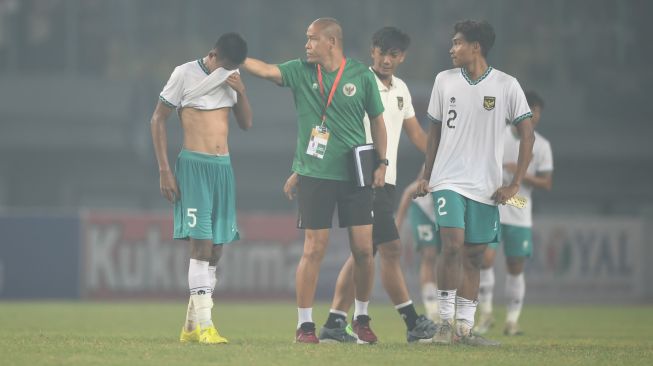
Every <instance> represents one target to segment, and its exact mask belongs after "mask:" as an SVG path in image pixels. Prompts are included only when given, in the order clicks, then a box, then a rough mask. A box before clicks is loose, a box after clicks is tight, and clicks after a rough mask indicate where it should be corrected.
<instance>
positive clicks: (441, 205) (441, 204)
mask: <svg viewBox="0 0 653 366" xmlns="http://www.w3.org/2000/svg"><path fill="white" fill-rule="evenodd" d="M446 204H447V200H446V199H444V197H439V198H438V215H440V216H444V215H446V214H447V211H442V209H443V208H444V205H446Z"/></svg>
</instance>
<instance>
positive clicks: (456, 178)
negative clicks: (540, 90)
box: [418, 20, 534, 346]
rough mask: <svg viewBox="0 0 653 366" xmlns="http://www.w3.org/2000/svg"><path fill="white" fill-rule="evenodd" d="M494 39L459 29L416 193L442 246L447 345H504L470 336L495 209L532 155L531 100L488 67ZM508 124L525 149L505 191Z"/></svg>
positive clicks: (484, 31) (466, 25) (437, 93)
mask: <svg viewBox="0 0 653 366" xmlns="http://www.w3.org/2000/svg"><path fill="white" fill-rule="evenodd" d="M494 39H495V34H494V30H493V29H492V26H491V25H490V24H488V23H487V22H476V21H471V20H467V21H462V22H459V23H456V25H455V26H454V36H453V39H452V43H453V46H452V47H451V50H450V51H449V53H450V54H451V58H452V60H453V64H454V66H456V68H455V69H451V70H447V71H443V72H441V73H439V74H438V75H437V76H436V78H435V83H434V85H433V91H432V93H431V100H430V103H429V107H428V115H429V117H430V119H431V120H432V121H433V125H432V126H431V129H430V131H429V137H428V147H427V152H426V163H425V169H424V176H423V179H421V181H420V183H419V187H418V194H420V195H425V194H427V193H428V192H432V195H433V201H434V203H435V214H436V222H437V229H438V234H439V235H440V239H441V242H442V252H441V255H440V256H439V257H438V264H437V271H438V273H437V279H438V301H439V303H440V318H441V320H442V325H441V327H440V329H439V330H438V334H436V336H435V337H434V342H436V343H441V344H449V343H451V342H461V343H464V344H469V345H479V346H492V345H498V343H496V342H492V341H488V340H486V339H484V338H482V337H478V336H474V335H473V334H472V332H471V330H472V327H473V325H474V313H475V311H476V299H477V296H478V286H479V273H480V266H481V262H482V258H483V252H484V251H485V248H486V247H487V243H490V242H493V241H495V240H496V238H497V235H498V234H499V209H498V207H497V204H501V203H504V202H505V201H506V200H507V199H509V198H511V197H512V196H514V195H515V194H516V193H517V191H518V190H519V185H520V183H521V181H522V179H523V177H524V174H525V172H526V168H527V167H528V163H529V161H530V159H531V154H532V148H533V141H534V137H533V127H532V125H531V119H530V118H531V111H530V109H529V108H528V103H527V102H526V97H525V96H524V93H523V91H522V89H521V87H520V86H519V83H518V82H517V80H516V79H515V78H514V77H512V76H510V75H508V74H505V73H503V72H501V71H499V70H496V69H494V68H492V67H491V66H489V65H488V64H487V61H486V57H487V54H488V51H489V50H490V48H491V47H492V45H493V44H494ZM506 122H509V123H512V124H513V125H516V126H517V130H518V133H519V135H520V148H519V159H518V163H517V169H516V171H515V174H514V177H513V180H512V182H511V183H510V184H508V185H507V186H503V187H502V156H503V139H504V136H505V134H504V133H505V126H506ZM454 314H455V316H456V319H455V320H456V324H455V329H454Z"/></svg>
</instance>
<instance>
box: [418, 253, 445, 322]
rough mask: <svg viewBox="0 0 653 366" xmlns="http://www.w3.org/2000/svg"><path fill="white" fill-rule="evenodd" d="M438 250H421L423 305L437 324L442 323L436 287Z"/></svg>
mask: <svg viewBox="0 0 653 366" xmlns="http://www.w3.org/2000/svg"><path fill="white" fill-rule="evenodd" d="M437 258H438V256H437V249H436V248H435V247H434V246H423V247H422V248H421V250H420V267H419V279H420V286H421V289H422V303H424V309H425V310H426V315H427V316H428V317H429V318H430V319H431V320H433V321H434V322H436V323H439V322H440V308H439V306H438V294H437V291H438V287H437V285H436V278H437V276H436V274H435V272H436V271H435V261H436V260H437Z"/></svg>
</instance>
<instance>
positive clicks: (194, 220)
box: [186, 208, 197, 227]
mask: <svg viewBox="0 0 653 366" xmlns="http://www.w3.org/2000/svg"><path fill="white" fill-rule="evenodd" d="M195 213H197V209H196V208H189V209H188V211H187V214H186V216H188V217H190V218H191V222H189V223H188V226H189V227H195V225H197V216H195Z"/></svg>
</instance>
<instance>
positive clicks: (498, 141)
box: [428, 67, 532, 205]
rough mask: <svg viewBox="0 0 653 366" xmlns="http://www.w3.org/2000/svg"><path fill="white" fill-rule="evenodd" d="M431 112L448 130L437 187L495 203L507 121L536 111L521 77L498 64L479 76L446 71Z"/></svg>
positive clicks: (436, 170)
mask: <svg viewBox="0 0 653 366" xmlns="http://www.w3.org/2000/svg"><path fill="white" fill-rule="evenodd" d="M428 116H429V118H430V119H431V120H433V121H434V122H436V123H439V124H440V126H441V127H440V128H441V131H442V135H441V139H440V146H439V148H438V151H437V155H436V157H435V162H434V164H433V170H432V174H431V178H430V181H429V188H430V190H431V192H433V191H437V190H443V189H448V190H452V191H454V192H457V193H459V194H461V195H463V196H465V197H467V198H469V199H472V200H474V201H477V202H481V203H485V204H489V205H495V202H494V201H493V200H492V198H491V197H492V195H493V194H494V192H496V190H497V189H498V188H499V187H501V182H502V180H501V178H502V159H503V140H504V137H505V129H506V124H507V123H512V124H514V125H516V124H518V123H519V122H521V121H523V120H524V119H527V118H530V117H531V116H532V114H531V110H530V108H529V107H528V103H527V102H526V96H525V95H524V92H523V91H522V89H521V86H520V85H519V82H517V79H515V78H514V77H512V76H510V75H508V74H506V73H504V72H501V71H499V70H496V69H493V68H492V67H489V68H488V69H487V71H486V72H485V74H483V76H481V77H480V78H479V79H478V80H476V81H472V80H471V79H470V78H469V76H468V75H467V73H466V72H465V70H464V69H462V68H458V69H451V70H446V71H442V72H440V73H439V74H438V75H437V76H436V77H435V83H434V85H433V91H432V92H431V101H430V103H429V107H428Z"/></svg>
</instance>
